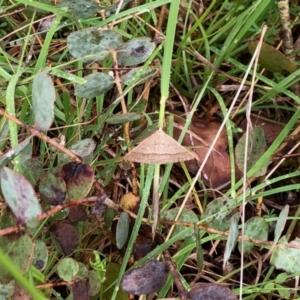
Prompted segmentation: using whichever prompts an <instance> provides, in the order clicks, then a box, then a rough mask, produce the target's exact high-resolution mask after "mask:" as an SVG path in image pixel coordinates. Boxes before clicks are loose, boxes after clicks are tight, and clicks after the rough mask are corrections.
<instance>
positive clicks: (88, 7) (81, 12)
mask: <svg viewBox="0 0 300 300" xmlns="http://www.w3.org/2000/svg"><path fill="white" fill-rule="evenodd" d="M57 6H58V7H68V8H69V9H71V10H73V11H74V13H75V15H76V16H77V18H88V17H92V16H94V15H95V14H96V13H97V12H98V11H100V10H101V9H103V7H102V6H100V5H99V3H96V2H94V1H91V0H64V1H63V2H61V3H59V4H58V5H57Z"/></svg>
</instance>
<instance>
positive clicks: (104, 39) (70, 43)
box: [67, 28, 123, 63]
mask: <svg viewBox="0 0 300 300" xmlns="http://www.w3.org/2000/svg"><path fill="white" fill-rule="evenodd" d="M122 43H123V39H122V36H121V35H120V34H118V33H116V32H114V31H112V30H98V29H96V28H89V29H85V30H81V31H77V32H74V33H71V34H70V35H68V37H67V47H68V49H69V51H70V53H71V54H72V55H73V56H74V57H76V58H83V61H84V62H86V63H87V62H93V61H101V60H103V59H104V58H105V57H106V56H107V55H108V54H109V51H110V50H112V49H116V48H118V47H120V46H121V45H122ZM86 56H90V57H86Z"/></svg>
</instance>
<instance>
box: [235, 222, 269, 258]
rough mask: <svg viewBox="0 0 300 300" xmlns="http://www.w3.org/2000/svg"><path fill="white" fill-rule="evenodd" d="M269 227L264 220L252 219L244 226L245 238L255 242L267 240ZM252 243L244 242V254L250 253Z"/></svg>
mask: <svg viewBox="0 0 300 300" xmlns="http://www.w3.org/2000/svg"><path fill="white" fill-rule="evenodd" d="M268 231H269V226H268V223H267V222H266V220H265V219H264V218H261V217H253V218H251V219H249V220H248V221H247V222H246V224H245V236H247V237H249V238H253V239H257V240H262V241H267V240H268ZM253 246H254V245H253V243H251V242H247V241H244V253H250V252H251V250H252V248H253ZM241 248H242V246H241V242H239V250H240V252H241V250H242V249H241Z"/></svg>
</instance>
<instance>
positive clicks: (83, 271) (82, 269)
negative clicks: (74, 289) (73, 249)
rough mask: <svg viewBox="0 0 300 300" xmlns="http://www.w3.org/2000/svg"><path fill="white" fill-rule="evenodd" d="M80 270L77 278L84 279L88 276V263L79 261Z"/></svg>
mask: <svg viewBox="0 0 300 300" xmlns="http://www.w3.org/2000/svg"><path fill="white" fill-rule="evenodd" d="M77 263H78V267H79V270H78V272H77V274H76V276H75V278H76V279H84V278H87V277H88V269H87V267H86V265H85V264H84V263H82V262H77Z"/></svg>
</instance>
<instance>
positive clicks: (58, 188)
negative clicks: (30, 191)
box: [39, 172, 67, 205]
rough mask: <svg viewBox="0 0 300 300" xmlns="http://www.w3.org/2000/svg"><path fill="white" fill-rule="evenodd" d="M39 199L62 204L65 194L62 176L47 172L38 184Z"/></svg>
mask: <svg viewBox="0 0 300 300" xmlns="http://www.w3.org/2000/svg"><path fill="white" fill-rule="evenodd" d="M39 192H40V195H41V199H42V200H43V201H45V202H46V203H48V204H51V205H58V204H62V203H63V201H64V200H65V198H66V196H67V187H66V183H65V181H64V180H63V179H62V177H60V176H58V175H56V174H53V173H52V172H48V173H47V174H46V175H45V176H44V177H43V179H42V180H41V182H40V184H39Z"/></svg>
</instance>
